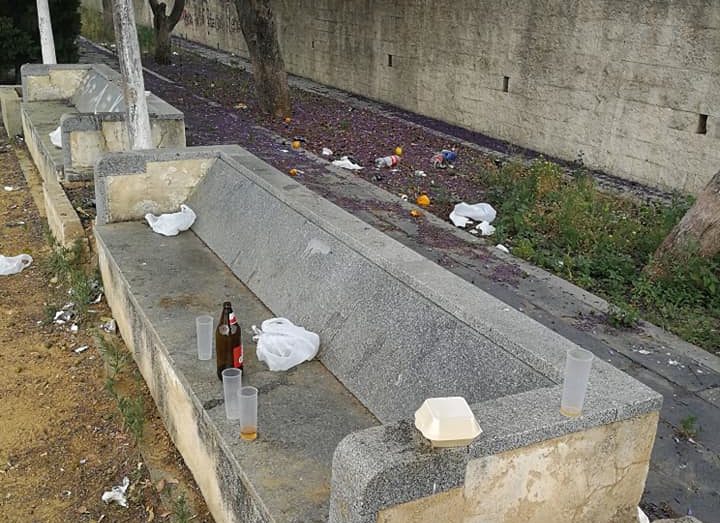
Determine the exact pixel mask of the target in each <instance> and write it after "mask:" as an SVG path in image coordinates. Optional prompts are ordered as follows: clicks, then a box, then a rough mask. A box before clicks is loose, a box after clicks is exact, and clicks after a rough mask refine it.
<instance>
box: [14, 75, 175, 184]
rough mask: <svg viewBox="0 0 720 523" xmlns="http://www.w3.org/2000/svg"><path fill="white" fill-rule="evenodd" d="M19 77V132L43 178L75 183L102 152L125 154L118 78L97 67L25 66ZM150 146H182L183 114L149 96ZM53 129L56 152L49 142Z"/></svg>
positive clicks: (86, 175) (85, 176) (89, 172)
mask: <svg viewBox="0 0 720 523" xmlns="http://www.w3.org/2000/svg"><path fill="white" fill-rule="evenodd" d="M21 77H22V103H21V109H20V113H21V118H22V127H23V134H24V136H25V140H26V142H27V145H28V149H29V150H30V153H31V155H32V157H33V160H34V161H35V164H36V165H37V166H38V169H39V170H40V173H41V174H42V176H43V178H45V179H46V180H48V179H57V180H58V181H61V182H62V181H79V180H89V179H91V178H92V167H93V165H94V163H95V162H96V161H97V159H98V158H99V157H100V156H102V155H103V154H104V153H106V152H117V151H124V150H127V149H128V138H127V132H126V130H125V128H124V123H123V120H124V118H125V101H124V98H123V91H122V82H121V76H120V74H119V73H117V72H116V71H114V70H112V69H111V68H109V67H108V66H106V65H103V64H72V65H37V64H26V65H24V66H23V67H22V69H21ZM147 101H148V111H149V113H150V126H151V132H152V139H153V144H154V145H155V146H156V147H173V148H177V147H184V146H185V123H184V119H183V114H182V113H181V112H180V111H178V110H177V109H175V108H174V107H172V106H171V105H169V104H168V103H166V102H164V101H163V100H162V99H160V98H158V97H157V96H155V95H154V94H149V95H148V97H147ZM58 126H60V127H61V132H62V149H59V148H57V147H55V146H54V145H53V144H52V143H51V142H50V137H49V133H50V132H52V131H54V130H55V129H56V128H57V127H58Z"/></svg>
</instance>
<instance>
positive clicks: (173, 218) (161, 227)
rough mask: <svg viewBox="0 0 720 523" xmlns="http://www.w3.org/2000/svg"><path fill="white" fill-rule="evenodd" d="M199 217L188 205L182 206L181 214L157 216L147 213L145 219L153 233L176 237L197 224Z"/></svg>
mask: <svg viewBox="0 0 720 523" xmlns="http://www.w3.org/2000/svg"><path fill="white" fill-rule="evenodd" d="M195 218H197V216H196V215H195V213H194V212H193V210H192V209H191V208H190V207H188V206H187V205H185V204H183V205H181V206H180V212H175V213H169V214H161V215H160V216H155V215H154V214H152V213H147V214H146V215H145V219H146V220H147V222H148V224H149V225H150V227H151V228H152V230H153V231H155V232H157V233H159V234H162V235H164V236H176V235H177V234H178V233H179V232H181V231H186V230H188V229H189V228H190V226H191V225H192V224H193V223H195Z"/></svg>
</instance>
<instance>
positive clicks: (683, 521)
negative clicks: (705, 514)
mask: <svg viewBox="0 0 720 523" xmlns="http://www.w3.org/2000/svg"><path fill="white" fill-rule="evenodd" d="M653 523H702V521H700V520H699V519H697V518H694V517H692V516H685V517H684V518H678V519H656V520H655V521H654V522H653ZM708 523H709V522H708Z"/></svg>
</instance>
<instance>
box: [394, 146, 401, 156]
mask: <svg viewBox="0 0 720 523" xmlns="http://www.w3.org/2000/svg"><path fill="white" fill-rule="evenodd" d="M395 154H397V155H398V156H402V147H400V146H399V145H398V146H397V147H395Z"/></svg>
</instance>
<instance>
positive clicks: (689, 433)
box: [678, 414, 700, 439]
mask: <svg viewBox="0 0 720 523" xmlns="http://www.w3.org/2000/svg"><path fill="white" fill-rule="evenodd" d="M697 420H698V419H697V416H693V415H692V414H688V415H687V416H685V417H684V418H683V419H682V420H680V428H679V429H678V434H679V435H680V436H682V437H683V438H685V439H691V438H695V437H697V435H698V432H700V429H699V427H698V426H697Z"/></svg>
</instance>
